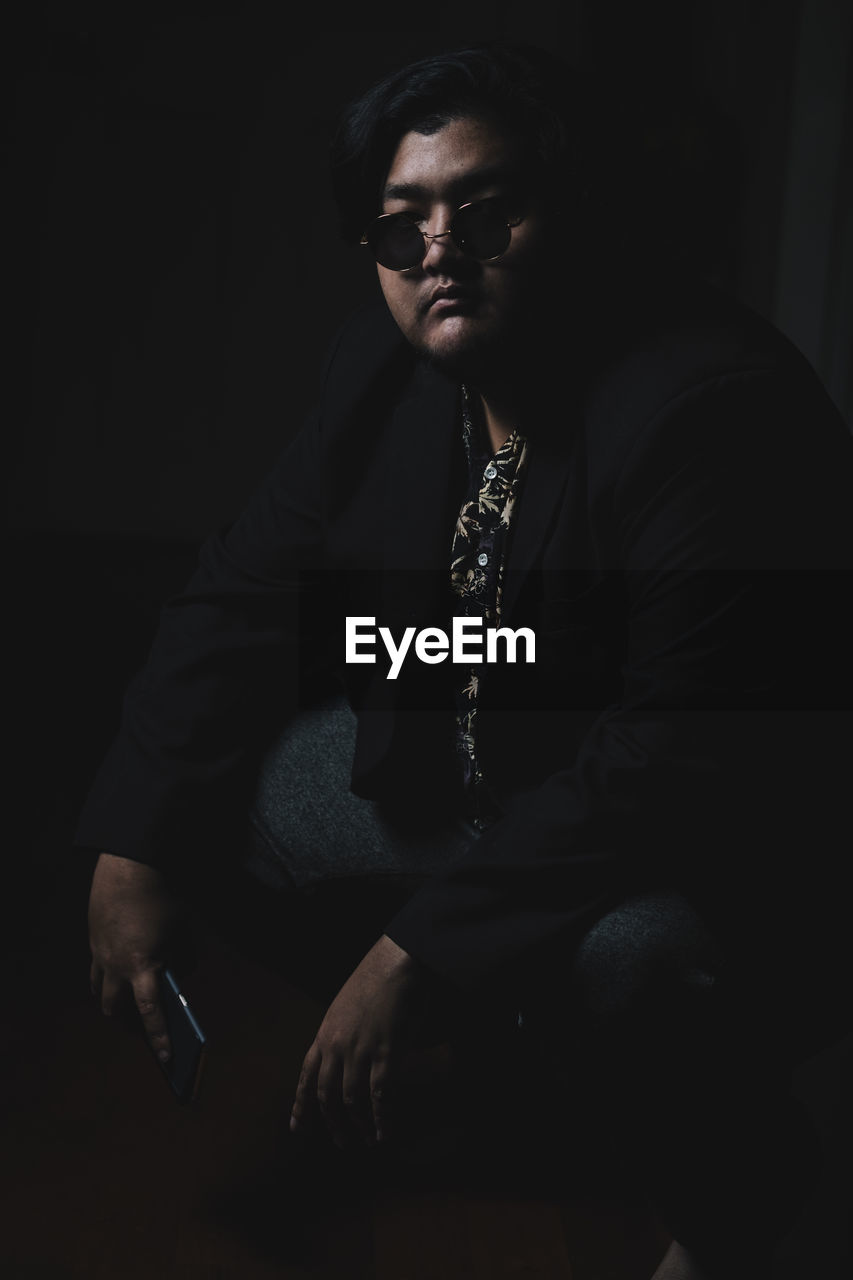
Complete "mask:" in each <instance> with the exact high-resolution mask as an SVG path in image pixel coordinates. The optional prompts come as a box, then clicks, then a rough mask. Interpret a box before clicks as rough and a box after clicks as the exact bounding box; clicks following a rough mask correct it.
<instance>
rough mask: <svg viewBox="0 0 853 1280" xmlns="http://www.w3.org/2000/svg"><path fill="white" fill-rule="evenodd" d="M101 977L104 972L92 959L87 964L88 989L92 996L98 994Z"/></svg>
mask: <svg viewBox="0 0 853 1280" xmlns="http://www.w3.org/2000/svg"><path fill="white" fill-rule="evenodd" d="M103 978H104V974H103V970H102V969H101V966H100V965H99V964H97V963H96V962H95V961H94V960H93V961H92V963H91V964H90V965H89V990H90V991H91V993H92V995H93V996H99V995H100V993H101V983H102V982H103Z"/></svg>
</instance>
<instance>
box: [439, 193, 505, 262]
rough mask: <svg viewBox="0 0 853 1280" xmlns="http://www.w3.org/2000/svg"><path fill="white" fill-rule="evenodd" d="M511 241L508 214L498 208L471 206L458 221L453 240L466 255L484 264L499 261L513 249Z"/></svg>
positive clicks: (465, 209)
mask: <svg viewBox="0 0 853 1280" xmlns="http://www.w3.org/2000/svg"><path fill="white" fill-rule="evenodd" d="M511 237H512V232H511V230H510V228H509V227H508V226H507V218H506V213H505V211H504V210H503V209H502V208H499V207H496V206H495V205H491V204H472V205H468V206H467V207H466V208H464V209H460V210H459V212H458V213H457V215H456V217H455V218H454V225H453V239H454V240H455V241H456V243H457V244H458V246H459V248H460V249H461V250H462V252H463V253H468V254H470V255H471V257H472V258H479V260H480V261H481V262H486V261H488V259H489V258H497V257H499V256H500V254H502V253H503V252H504V251H505V250H506V249H507V247H508V246H509V242H510V239H511Z"/></svg>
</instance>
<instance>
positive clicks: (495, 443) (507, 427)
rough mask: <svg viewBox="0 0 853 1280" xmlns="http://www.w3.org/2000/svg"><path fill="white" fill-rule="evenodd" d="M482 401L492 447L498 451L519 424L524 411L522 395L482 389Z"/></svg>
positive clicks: (480, 393)
mask: <svg viewBox="0 0 853 1280" xmlns="http://www.w3.org/2000/svg"><path fill="white" fill-rule="evenodd" d="M479 396H480V403H481V404H482V406H483V420H484V422H485V425H486V433H487V435H488V437H489V442H490V444H491V446H492V449H493V450H494V452H495V453H497V451H498V449H500V447H501V445H502V444H506V442H507V440H508V439H509V437H510V436H511V435H512V433H513V431H515V429H516V427H517V426H518V425H519V419H520V417H521V413H522V406H521V397H520V395H517V394H512V393H509V394H507V392H506V391H504V392H501V391H497V392H495V391H491V390H490V391H480V392H479Z"/></svg>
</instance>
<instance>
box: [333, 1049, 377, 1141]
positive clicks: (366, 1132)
mask: <svg viewBox="0 0 853 1280" xmlns="http://www.w3.org/2000/svg"><path fill="white" fill-rule="evenodd" d="M341 1096H342V1101H343V1108H344V1118H345V1121H346V1124H347V1127H348V1129H349V1130H351V1131H352V1130H354V1131H355V1132H356V1133H357V1134H358V1136H359V1137H360V1138H361V1140H362V1142H367V1143H371V1144H372V1143H374V1142H375V1141H376V1130H375V1128H374V1125H373V1109H372V1107H371V1104H370V1060H369V1058H360V1059H356V1060H354V1061H353V1062H351V1063H344V1073H343V1081H342V1088H341Z"/></svg>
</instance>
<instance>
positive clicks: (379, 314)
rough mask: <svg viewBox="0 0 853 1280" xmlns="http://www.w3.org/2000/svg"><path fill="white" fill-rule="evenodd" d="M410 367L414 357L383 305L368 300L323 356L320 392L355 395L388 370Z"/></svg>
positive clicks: (382, 301)
mask: <svg viewBox="0 0 853 1280" xmlns="http://www.w3.org/2000/svg"><path fill="white" fill-rule="evenodd" d="M414 363H415V354H414V352H413V350H412V348H411V347H410V346H409V344H408V342H407V341H406V339H405V338H404V337H403V335H402V333H401V332H400V329H399V328H398V326H397V324H396V322H395V321H394V319H393V317H392V315H391V313H390V311H389V310H388V307H387V306H386V304H385V301H384V300H383V299H382V298H372V299H370V300H369V301H368V302H365V303H363V304H362V305H361V306H360V307H357V308H356V310H355V311H353V312H352V313H351V314H350V315H349V316H348V317H347V319H346V320H345V321H344V323H343V324H342V325H341V327H340V328H339V329H338V331H337V333H336V334H335V336H334V338H333V340H332V342H331V344H330V347H329V350H328V353H327V356H326V363H325V367H324V372H323V381H324V388H325V390H326V391H327V392H328V390H329V389H331V390H332V391H333V392H335V391H338V392H339V393H341V394H344V395H353V394H354V395H358V393H359V391H360V390H364V389H365V388H367V387H368V386H369V385H370V384H371V382H373V381H374V380H375V379H376V378H377V377H379V376H381V375H384V374H385V373H386V372H387V370H388V368H389V366H393V365H395V364H401V365H414Z"/></svg>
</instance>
